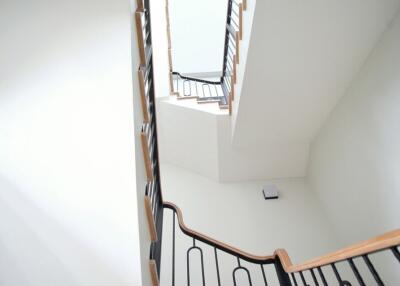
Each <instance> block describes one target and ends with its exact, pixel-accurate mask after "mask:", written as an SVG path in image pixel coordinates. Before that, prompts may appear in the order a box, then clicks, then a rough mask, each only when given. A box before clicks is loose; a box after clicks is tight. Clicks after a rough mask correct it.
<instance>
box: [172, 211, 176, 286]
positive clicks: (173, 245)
mask: <svg viewBox="0 0 400 286" xmlns="http://www.w3.org/2000/svg"><path fill="white" fill-rule="evenodd" d="M172 217H173V219H172V286H174V285H175V211H172Z"/></svg>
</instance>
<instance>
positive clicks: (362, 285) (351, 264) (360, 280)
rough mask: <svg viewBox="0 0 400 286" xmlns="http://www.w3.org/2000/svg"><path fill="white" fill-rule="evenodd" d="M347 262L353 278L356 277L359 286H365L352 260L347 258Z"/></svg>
mask: <svg viewBox="0 0 400 286" xmlns="http://www.w3.org/2000/svg"><path fill="white" fill-rule="evenodd" d="M347 261H348V262H349V264H350V267H351V270H353V273H354V276H356V278H357V281H358V283H359V284H360V285H361V286H365V283H364V280H363V278H362V277H361V274H360V272H359V271H358V269H357V267H356V265H355V264H354V261H353V259H352V258H349V259H348V260H347Z"/></svg>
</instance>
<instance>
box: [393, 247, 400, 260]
mask: <svg viewBox="0 0 400 286" xmlns="http://www.w3.org/2000/svg"><path fill="white" fill-rule="evenodd" d="M391 250H392V252H393V255H394V256H395V257H396V258H397V260H398V261H399V262H400V252H399V250H398V249H397V247H396V246H395V247H392V248H391Z"/></svg>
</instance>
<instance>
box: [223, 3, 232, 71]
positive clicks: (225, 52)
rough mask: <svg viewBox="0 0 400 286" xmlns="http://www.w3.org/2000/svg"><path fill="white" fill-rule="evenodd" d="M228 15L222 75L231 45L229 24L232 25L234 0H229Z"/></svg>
mask: <svg viewBox="0 0 400 286" xmlns="http://www.w3.org/2000/svg"><path fill="white" fill-rule="evenodd" d="M227 9H228V11H227V15H226V28H225V44H224V61H223V64H222V76H225V69H226V61H227V59H226V57H227V54H228V46H229V31H228V26H229V25H230V21H231V20H230V19H231V14H232V0H228V7H227Z"/></svg>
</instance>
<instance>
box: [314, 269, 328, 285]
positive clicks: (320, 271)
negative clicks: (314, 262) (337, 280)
mask: <svg viewBox="0 0 400 286" xmlns="http://www.w3.org/2000/svg"><path fill="white" fill-rule="evenodd" d="M317 270H318V273H319V276H321V280H322V283H324V286H328V282H326V278H325V275H324V273H323V272H322V269H321V267H317Z"/></svg>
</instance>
